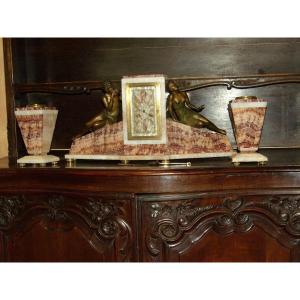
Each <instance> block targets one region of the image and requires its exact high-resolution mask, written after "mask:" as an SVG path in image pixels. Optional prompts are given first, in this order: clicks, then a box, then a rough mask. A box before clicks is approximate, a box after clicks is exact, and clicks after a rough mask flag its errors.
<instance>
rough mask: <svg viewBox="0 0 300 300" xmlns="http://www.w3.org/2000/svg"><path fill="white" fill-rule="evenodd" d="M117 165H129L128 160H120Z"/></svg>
mask: <svg viewBox="0 0 300 300" xmlns="http://www.w3.org/2000/svg"><path fill="white" fill-rule="evenodd" d="M118 165H119V166H129V165H130V160H127V159H124V160H121V161H120V163H119V164H118Z"/></svg>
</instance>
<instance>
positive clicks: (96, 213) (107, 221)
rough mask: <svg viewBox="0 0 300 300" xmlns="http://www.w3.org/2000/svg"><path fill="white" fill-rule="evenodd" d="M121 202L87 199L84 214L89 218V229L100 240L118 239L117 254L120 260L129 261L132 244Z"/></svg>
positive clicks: (130, 232) (130, 231)
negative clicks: (93, 231)
mask: <svg viewBox="0 0 300 300" xmlns="http://www.w3.org/2000/svg"><path fill="white" fill-rule="evenodd" d="M123 205H124V203H123V202H121V201H114V202H110V201H105V200H102V199H94V198H89V201H88V202H87V206H86V207H85V210H86V212H87V213H88V214H89V216H90V220H91V227H92V228H93V229H94V230H95V232H96V235H97V237H98V238H100V239H108V240H111V241H114V240H115V239H118V243H117V244H118V252H119V255H120V257H121V260H127V259H129V256H130V253H131V244H132V230H131V228H130V226H129V224H128V223H127V222H126V221H125V220H124V219H123V217H124V216H125V211H124V209H123Z"/></svg>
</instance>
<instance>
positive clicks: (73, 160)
mask: <svg viewBox="0 0 300 300" xmlns="http://www.w3.org/2000/svg"><path fill="white" fill-rule="evenodd" d="M66 163H67V166H68V167H71V166H74V165H75V164H76V160H75V159H72V158H68V159H67V160H66Z"/></svg>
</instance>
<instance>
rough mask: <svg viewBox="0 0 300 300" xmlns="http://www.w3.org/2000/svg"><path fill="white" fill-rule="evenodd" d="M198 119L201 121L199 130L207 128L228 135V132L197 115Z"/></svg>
mask: <svg viewBox="0 0 300 300" xmlns="http://www.w3.org/2000/svg"><path fill="white" fill-rule="evenodd" d="M196 119H197V120H199V123H200V124H199V126H198V127H199V128H207V129H209V130H211V131H214V132H217V133H220V134H224V135H226V130H224V129H221V128H219V127H217V126H216V125H215V124H214V123H212V122H211V121H209V120H208V119H206V118H205V117H203V116H201V115H197V116H196Z"/></svg>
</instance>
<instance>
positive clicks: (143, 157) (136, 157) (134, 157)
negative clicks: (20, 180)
mask: <svg viewBox="0 0 300 300" xmlns="http://www.w3.org/2000/svg"><path fill="white" fill-rule="evenodd" d="M234 153H235V152H216V153H199V154H177V155H176V154H175V155H153V156H151V155H115V154H112V155H101V154H95V155H89V154H66V155H65V159H67V160H77V159H87V160H133V161H134V160H171V159H189V158H212V157H231V156H232V155H233V154H234Z"/></svg>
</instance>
